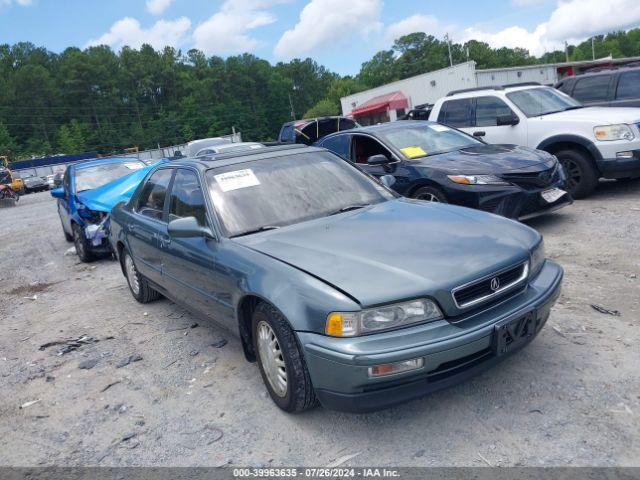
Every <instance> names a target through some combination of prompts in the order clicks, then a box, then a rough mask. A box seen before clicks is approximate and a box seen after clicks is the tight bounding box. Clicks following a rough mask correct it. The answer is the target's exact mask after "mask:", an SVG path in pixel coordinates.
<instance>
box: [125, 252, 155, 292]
mask: <svg viewBox="0 0 640 480" xmlns="http://www.w3.org/2000/svg"><path fill="white" fill-rule="evenodd" d="M122 270H123V271H124V276H125V278H126V279H127V284H128V285H129V290H130V291H131V295H133V298H135V299H136V300H137V301H138V302H140V303H149V302H153V301H155V300H158V299H159V298H160V297H161V296H162V295H160V292H158V291H157V290H154V289H153V288H152V287H151V286H150V285H149V281H148V280H147V279H146V278H144V277H143V276H142V275H140V273H139V272H138V269H137V268H136V264H135V263H134V262H133V258H132V257H131V254H130V253H129V252H128V251H127V250H123V251H122Z"/></svg>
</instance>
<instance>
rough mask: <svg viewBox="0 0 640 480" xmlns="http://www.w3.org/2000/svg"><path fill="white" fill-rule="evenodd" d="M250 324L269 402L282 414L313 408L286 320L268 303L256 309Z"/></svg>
mask: <svg viewBox="0 0 640 480" xmlns="http://www.w3.org/2000/svg"><path fill="white" fill-rule="evenodd" d="M252 320H253V322H252V328H253V347H254V350H255V352H256V353H257V357H258V367H259V368H260V374H261V375H262V380H263V381H264V384H265V385H266V387H267V390H268V391H269V395H271V399H272V400H273V401H274V403H275V404H276V405H277V406H278V407H280V408H281V409H282V410H284V411H285V412H302V411H304V410H308V409H310V408H313V407H314V406H315V405H316V403H317V400H316V396H315V393H314V391H313V386H312V385H311V378H310V377H309V371H308V370H307V365H306V363H305V361H304V357H303V355H302V353H301V351H300V347H299V346H298V341H297V339H296V336H295V334H294V333H293V330H291V327H290V326H289V323H288V322H287V320H286V319H285V318H284V317H283V316H282V314H281V313H280V312H278V310H276V309H275V308H274V307H272V306H271V305H269V304H267V303H260V304H259V305H258V306H257V308H256V309H255V311H254V312H253V318H252Z"/></svg>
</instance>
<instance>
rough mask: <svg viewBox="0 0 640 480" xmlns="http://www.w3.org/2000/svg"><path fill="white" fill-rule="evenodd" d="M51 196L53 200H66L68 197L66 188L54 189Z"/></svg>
mask: <svg viewBox="0 0 640 480" xmlns="http://www.w3.org/2000/svg"><path fill="white" fill-rule="evenodd" d="M51 196H52V197H53V198H66V195H65V193H64V188H62V187H58V188H54V189H53V190H51Z"/></svg>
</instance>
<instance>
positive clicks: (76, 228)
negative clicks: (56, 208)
mask: <svg viewBox="0 0 640 480" xmlns="http://www.w3.org/2000/svg"><path fill="white" fill-rule="evenodd" d="M71 229H72V230H73V244H74V245H75V247H76V253H77V254H78V258H80V261H81V262H85V263H89V262H92V261H93V252H92V251H91V245H89V240H87V237H85V235H84V232H83V231H82V227H81V226H80V225H78V224H77V223H73V224H72V228H71Z"/></svg>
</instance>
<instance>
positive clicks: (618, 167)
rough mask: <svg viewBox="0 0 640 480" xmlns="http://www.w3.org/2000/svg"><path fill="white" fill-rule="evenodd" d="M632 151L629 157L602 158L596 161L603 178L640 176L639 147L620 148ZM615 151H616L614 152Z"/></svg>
mask: <svg viewBox="0 0 640 480" xmlns="http://www.w3.org/2000/svg"><path fill="white" fill-rule="evenodd" d="M620 151H627V152H632V153H633V156H632V157H630V158H618V157H613V158H603V159H600V160H598V161H597V162H596V163H597V165H598V169H599V170H600V173H601V175H602V177H603V178H636V177H640V149H638V150H631V149H629V150H620ZM616 153H617V152H616Z"/></svg>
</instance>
